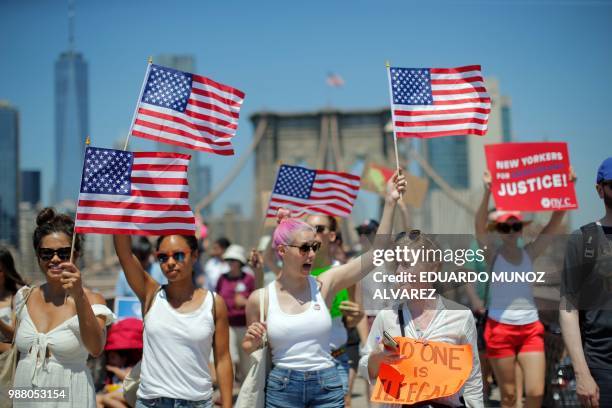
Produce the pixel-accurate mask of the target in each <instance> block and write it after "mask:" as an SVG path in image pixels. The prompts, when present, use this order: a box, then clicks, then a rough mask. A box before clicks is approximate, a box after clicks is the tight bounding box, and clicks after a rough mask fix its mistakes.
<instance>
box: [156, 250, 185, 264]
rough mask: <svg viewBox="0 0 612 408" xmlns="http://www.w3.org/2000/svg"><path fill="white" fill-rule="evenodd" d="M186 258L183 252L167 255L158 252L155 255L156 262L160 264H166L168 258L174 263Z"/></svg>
mask: <svg viewBox="0 0 612 408" xmlns="http://www.w3.org/2000/svg"><path fill="white" fill-rule="evenodd" d="M186 256H187V255H186V254H185V252H183V251H176V252H168V253H164V252H158V253H157V254H156V257H157V260H158V261H159V263H160V264H163V263H166V262H168V260H169V259H170V258H172V259H174V260H175V261H176V262H183V261H184V260H185V257H186Z"/></svg>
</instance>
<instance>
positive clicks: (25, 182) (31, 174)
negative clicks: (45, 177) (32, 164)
mask: <svg viewBox="0 0 612 408" xmlns="http://www.w3.org/2000/svg"><path fill="white" fill-rule="evenodd" d="M20 202H22V203H23V202H26V203H30V204H31V205H32V206H34V207H35V206H36V205H37V204H38V203H40V170H22V171H21V198H20Z"/></svg>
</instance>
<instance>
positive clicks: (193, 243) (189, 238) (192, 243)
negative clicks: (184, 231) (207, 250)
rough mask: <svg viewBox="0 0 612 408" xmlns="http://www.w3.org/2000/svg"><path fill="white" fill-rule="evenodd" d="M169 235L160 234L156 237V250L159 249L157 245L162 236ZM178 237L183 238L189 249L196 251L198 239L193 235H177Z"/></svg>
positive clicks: (162, 238)
mask: <svg viewBox="0 0 612 408" xmlns="http://www.w3.org/2000/svg"><path fill="white" fill-rule="evenodd" d="M169 236H170V235H162V236H160V237H159V238H157V243H156V244H155V250H156V251H159V246H160V245H161V243H162V241H163V240H164V238H166V237H169ZM179 237H181V238H183V239H184V240H185V242H186V243H187V245H188V246H189V249H191V250H192V251H193V252H196V251H197V250H198V248H199V245H198V239H197V238H196V236H195V235H179Z"/></svg>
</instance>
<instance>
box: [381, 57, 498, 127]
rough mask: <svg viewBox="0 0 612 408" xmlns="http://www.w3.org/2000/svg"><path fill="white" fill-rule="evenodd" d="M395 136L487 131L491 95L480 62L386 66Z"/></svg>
mask: <svg viewBox="0 0 612 408" xmlns="http://www.w3.org/2000/svg"><path fill="white" fill-rule="evenodd" d="M389 79H390V83H389V86H390V89H391V104H392V106H391V109H392V110H393V125H394V130H395V135H396V136H397V137H419V138H430V137H439V136H458V135H479V136H484V135H485V134H486V133H487V122H488V120H489V113H490V112H491V98H490V97H489V95H488V94H487V90H486V88H485V84H484V79H483V77H482V72H481V71H480V65H469V66H465V67H459V68H397V67H391V68H389Z"/></svg>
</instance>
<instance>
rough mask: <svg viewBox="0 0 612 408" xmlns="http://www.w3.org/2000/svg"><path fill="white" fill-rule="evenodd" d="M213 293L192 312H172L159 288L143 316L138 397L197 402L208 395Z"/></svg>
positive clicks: (210, 383) (207, 295)
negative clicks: (149, 307) (143, 327)
mask: <svg viewBox="0 0 612 408" xmlns="http://www.w3.org/2000/svg"><path fill="white" fill-rule="evenodd" d="M212 306H213V296H212V293H211V292H209V291H208V292H207V293H206V298H205V299H204V301H203V302H202V305H201V306H200V307H199V308H198V309H197V310H194V311H193V312H189V313H180V312H178V311H176V310H175V309H174V308H173V307H172V306H170V304H169V303H168V300H167V298H166V292H165V291H164V290H160V291H159V292H158V293H157V295H156V296H155V301H154V302H153V305H152V306H151V309H150V310H149V312H148V313H147V315H146V317H145V330H144V335H143V343H144V344H143V346H144V347H143V354H142V366H141V370H142V371H141V375H140V387H138V393H137V395H138V397H139V398H144V399H152V398H160V397H167V398H177V399H185V400H189V401H201V400H204V399H208V398H210V397H211V396H212V392H213V388H212V380H211V377H210V372H209V370H208V359H209V356H210V352H211V347H212V340H213V335H214V333H215V323H214V320H213V316H212Z"/></svg>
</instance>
